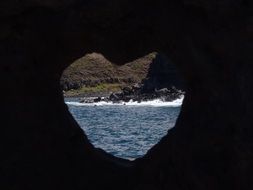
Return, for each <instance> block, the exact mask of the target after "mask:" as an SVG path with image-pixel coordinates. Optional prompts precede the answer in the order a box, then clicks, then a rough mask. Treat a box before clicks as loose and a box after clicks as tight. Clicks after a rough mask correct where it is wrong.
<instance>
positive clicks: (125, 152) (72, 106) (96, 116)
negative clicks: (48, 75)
mask: <svg viewBox="0 0 253 190" xmlns="http://www.w3.org/2000/svg"><path fill="white" fill-rule="evenodd" d="M182 101H183V97H182V98H180V99H178V100H175V101H173V102H162V101H160V100H153V101H148V102H141V103H137V102H129V103H123V102H122V103H118V104H113V103H111V102H109V103H108V102H99V103H92V104H85V103H78V99H71V98H66V99H65V102H66V104H67V105H68V107H69V110H70V112H71V113H72V115H73V116H74V118H75V119H76V121H77V122H78V123H79V125H80V126H81V128H82V129H83V130H84V131H85V133H86V135H87V136H88V138H89V140H90V141H91V143H92V144H93V145H94V146H95V147H99V148H102V149H103V150H105V151H107V152H108V153H110V154H112V155H114V156H117V157H121V158H126V159H135V158H138V157H141V156H143V155H145V153H146V152H147V151H148V150H149V149H150V148H151V147H152V146H153V145H155V144H156V143H158V142H159V140H160V139H161V138H162V137H163V136H165V135H166V134H167V132H169V129H171V128H172V127H174V125H175V122H176V119H177V117H178V115H179V112H180V109H181V104H182Z"/></svg>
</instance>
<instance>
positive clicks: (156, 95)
mask: <svg viewBox="0 0 253 190" xmlns="http://www.w3.org/2000/svg"><path fill="white" fill-rule="evenodd" d="M183 84H184V83H183V80H182V79H181V77H180V75H179V73H178V72H177V69H176V68H175V67H174V65H173V64H172V63H171V62H170V61H169V59H168V58H167V57H165V56H164V55H162V54H157V53H151V54H149V55H147V56H145V57H143V58H140V59H137V60H135V61H133V62H130V63H126V64H124V65H122V66H115V65H114V64H113V63H111V62H109V61H108V60H107V59H106V58H105V57H104V56H103V55H101V54H97V53H93V54H88V55H86V56H84V57H83V58H81V59H79V60H77V61H76V62H75V63H73V64H72V65H71V66H70V67H69V68H67V69H66V70H65V71H64V73H63V75H62V78H61V86H62V89H63V94H64V96H65V97H78V98H79V101H80V102H81V103H97V102H100V101H105V102H113V103H119V102H129V101H134V102H143V101H151V100H155V99H159V100H161V101H164V102H171V101H174V100H176V99H179V98H181V97H182V95H184V85H183Z"/></svg>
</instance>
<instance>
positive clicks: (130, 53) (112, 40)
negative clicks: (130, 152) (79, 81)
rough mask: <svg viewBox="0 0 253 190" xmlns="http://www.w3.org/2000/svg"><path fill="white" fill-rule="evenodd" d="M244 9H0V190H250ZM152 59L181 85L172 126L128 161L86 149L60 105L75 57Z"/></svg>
mask: <svg viewBox="0 0 253 190" xmlns="http://www.w3.org/2000/svg"><path fill="white" fill-rule="evenodd" d="M252 8H253V6H252V3H251V1H247V0H230V1H228V0H222V1H218V0H216V1H211V0H210V1H207V0H205V1H204V0H180V1H178V0H177V1H176V0H171V1H163V0H157V1H149V0H145V1H144V0H143V1H142V0H141V1H136V2H131V3H130V1H124V0H117V1H116V0H113V1H105V0H94V1H88V0H71V1H57V0H50V1H49V0H48V1H41V0H26V1H22V2H21V1H14V0H8V1H7V0H4V1H1V2H0V10H1V11H0V20H1V22H0V60H1V63H0V78H1V82H2V83H1V128H0V130H1V131H0V151H1V157H0V188H1V189H11V190H20V189H26V190H29V189H73V190H75V189H102V188H103V189H136V190H137V189H138V190H141V189H152V190H155V189H178V190H179V189H180V190H184V189H187V190H188V189H193V190H198V189H199V190H202V189H212V190H213V189H215V190H216V189H252V186H253V185H252V178H253V172H252V169H253V164H252V163H253V162H252V160H253V140H252V139H253V138H252V135H253V131H252V123H253V121H252V120H253V119H252V118H253V117H252V106H253V105H252V104H253V103H252V102H253V101H251V99H252V94H253V90H252V89H253V88H252V86H253V85H252V83H253V75H252V73H253V68H252V67H253V66H252V63H251V62H252V60H253V54H252V52H251V50H252V28H253V23H252V19H253V15H252ZM154 50H155V51H158V52H162V53H164V54H165V55H167V56H168V57H170V59H171V60H172V62H173V63H175V64H176V65H177V67H178V68H179V69H180V71H181V73H182V74H183V77H184V79H185V80H186V89H187V93H186V97H185V100H184V104H183V107H182V111H181V114H180V116H179V119H178V122H177V124H176V127H175V128H173V129H172V130H171V131H169V133H168V134H167V135H166V136H165V137H164V138H163V139H162V140H161V142H160V143H158V144H157V145H156V146H155V147H154V148H152V149H151V150H150V151H149V152H148V154H147V155H146V156H145V157H144V158H141V159H138V160H136V161H134V162H129V161H125V160H121V159H117V158H114V157H112V156H110V155H108V154H106V153H104V152H103V151H101V150H97V149H95V148H94V147H93V146H92V145H91V144H90V143H89V142H88V140H87V138H86V137H85V136H84V133H83V132H82V131H81V129H80V128H79V126H78V125H77V124H76V122H75V121H74V119H73V118H72V116H71V115H70V113H69V112H68V110H67V107H66V106H65V105H64V102H63V98H62V94H61V90H60V85H59V80H60V76H61V73H62V71H63V70H64V68H66V67H67V66H68V65H70V64H71V63H72V62H73V61H74V60H76V59H77V58H79V57H81V56H82V55H84V54H85V53H89V52H100V53H102V54H104V55H105V56H106V57H107V58H108V59H109V60H111V61H113V62H115V63H118V64H120V63H125V62H128V61H129V60H133V59H135V58H137V57H141V56H143V55H146V54H147V53H149V52H152V51H154Z"/></svg>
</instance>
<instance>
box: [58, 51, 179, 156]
mask: <svg viewBox="0 0 253 190" xmlns="http://www.w3.org/2000/svg"><path fill="white" fill-rule="evenodd" d="M61 86H62V88H63V90H64V91H63V93H64V95H65V102H66V103H67V105H68V106H69V110H70V112H71V113H72V115H73V116H74V118H75V119H76V120H77V122H78V123H79V125H80V126H81V128H82V129H83V130H84V131H85V133H86V135H87V136H88V138H89V140H90V141H91V143H92V144H93V145H94V146H95V147H98V148H102V149H103V150H105V151H107V152H108V153H110V154H112V155H114V156H117V157H121V158H127V159H135V158H138V157H141V156H143V155H145V153H146V152H147V151H148V150H149V149H150V148H151V147H152V146H153V145H155V144H156V143H158V142H159V140H160V139H161V138H162V137H163V136H164V135H166V133H167V131H168V130H169V129H171V128H172V127H173V126H174V125H175V122H176V120H177V117H178V115H179V113H180V109H181V104H182V100H183V97H184V92H183V89H184V87H183V86H184V85H183V82H182V80H181V78H180V75H179V74H178V72H177V71H176V68H175V67H174V65H173V64H171V62H170V61H169V60H168V59H167V58H166V57H165V56H163V55H161V54H157V53H151V54H149V55H147V56H145V57H143V58H140V59H138V60H135V61H133V62H131V63H127V64H125V65H122V66H115V65H114V64H112V63H110V62H109V61H108V60H106V59H105V58H104V57H103V56H102V55H101V54H97V53H93V54H88V55H86V56H84V57H83V58H81V59H79V60H77V61H76V62H74V63H73V64H72V65H70V66H69V67H68V68H67V69H66V70H65V71H64V73H63V75H62V78H61Z"/></svg>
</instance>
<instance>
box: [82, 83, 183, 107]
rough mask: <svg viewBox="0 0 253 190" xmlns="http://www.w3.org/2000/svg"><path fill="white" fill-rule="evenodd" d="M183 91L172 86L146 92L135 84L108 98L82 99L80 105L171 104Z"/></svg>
mask: <svg viewBox="0 0 253 190" xmlns="http://www.w3.org/2000/svg"><path fill="white" fill-rule="evenodd" d="M183 95H184V91H182V90H180V89H177V88H176V87H174V86H172V87H170V88H162V89H153V90H149V91H147V90H146V89H145V87H144V86H143V85H140V84H136V85H134V86H132V87H124V88H123V89H122V90H121V91H120V92H114V93H110V95H108V96H94V97H87V96H85V97H82V98H80V101H79V102H80V103H98V102H101V101H104V102H112V103H119V102H129V101H134V102H139V103H140V102H144V101H151V100H155V99H160V100H162V101H164V102H171V101H174V100H176V99H179V98H181V97H182V96H183Z"/></svg>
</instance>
